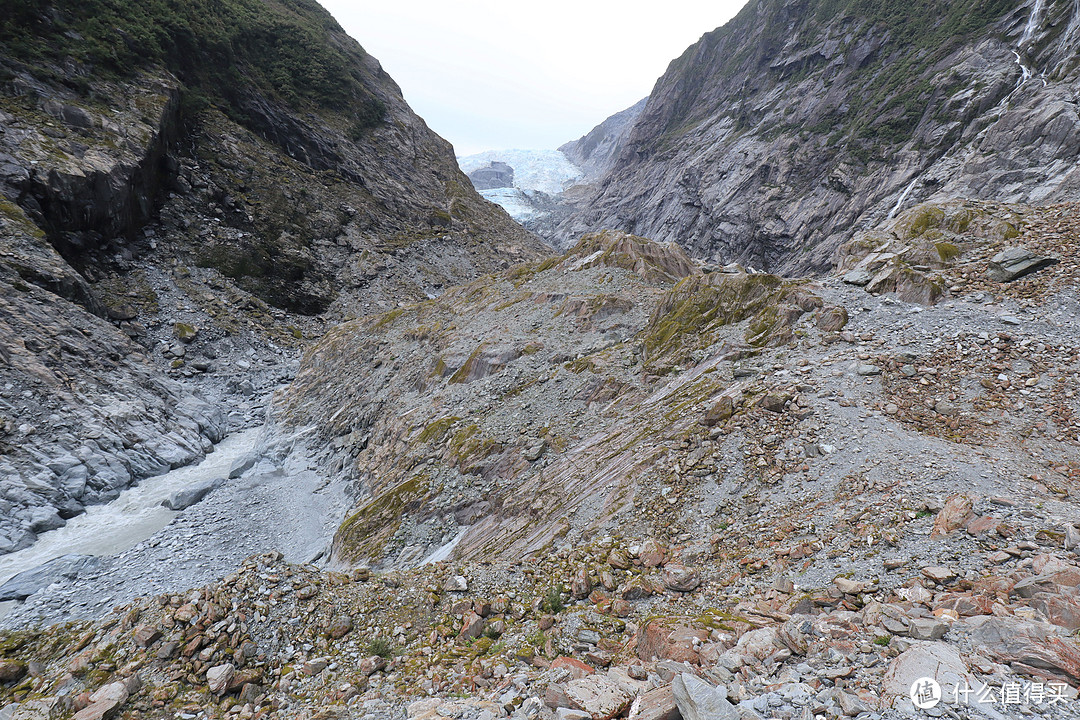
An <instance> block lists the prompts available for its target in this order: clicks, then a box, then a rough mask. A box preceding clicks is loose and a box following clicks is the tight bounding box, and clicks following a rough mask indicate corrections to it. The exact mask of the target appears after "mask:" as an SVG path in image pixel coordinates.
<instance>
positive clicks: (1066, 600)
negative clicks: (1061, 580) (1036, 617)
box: [1028, 593, 1080, 631]
mask: <svg viewBox="0 0 1080 720" xmlns="http://www.w3.org/2000/svg"><path fill="white" fill-rule="evenodd" d="M1028 606H1029V607H1032V608H1034V609H1035V610H1036V611H1038V612H1039V614H1040V615H1042V616H1043V617H1044V618H1046V619H1047V621H1049V622H1050V623H1051V624H1053V625H1057V626H1059V627H1063V628H1065V629H1066V630H1071V631H1076V630H1080V597H1076V596H1069V595H1055V594H1051V593H1036V594H1035V595H1034V596H1033V597H1032V598H1031V602H1029V603H1028Z"/></svg>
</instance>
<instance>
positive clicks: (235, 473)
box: [229, 453, 255, 480]
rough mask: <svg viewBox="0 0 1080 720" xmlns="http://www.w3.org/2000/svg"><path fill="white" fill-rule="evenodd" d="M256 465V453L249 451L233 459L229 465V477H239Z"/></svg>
mask: <svg viewBox="0 0 1080 720" xmlns="http://www.w3.org/2000/svg"><path fill="white" fill-rule="evenodd" d="M254 466H255V455H254V454H252V453H248V454H247V455H244V456H243V457H239V458H237V459H236V460H233V464H232V465H231V466H230V467H229V479H230V480H231V479H233V478H238V477H240V476H241V475H243V474H244V473H246V472H247V471H248V470H250V469H251V468H253V467H254Z"/></svg>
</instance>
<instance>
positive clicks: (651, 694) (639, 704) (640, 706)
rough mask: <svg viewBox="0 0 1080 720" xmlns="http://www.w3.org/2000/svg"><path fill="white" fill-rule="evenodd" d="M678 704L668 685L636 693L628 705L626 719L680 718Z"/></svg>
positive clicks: (677, 719) (654, 719)
mask: <svg viewBox="0 0 1080 720" xmlns="http://www.w3.org/2000/svg"><path fill="white" fill-rule="evenodd" d="M681 717H682V716H681V715H680V714H679V705H678V703H676V702H675V693H674V692H672V689H671V686H670V685H665V686H664V687H658V688H653V689H652V690H649V691H648V692H646V693H644V694H642V695H638V697H637V698H636V699H635V700H634V704H633V705H631V706H630V715H629V718H628V720H681Z"/></svg>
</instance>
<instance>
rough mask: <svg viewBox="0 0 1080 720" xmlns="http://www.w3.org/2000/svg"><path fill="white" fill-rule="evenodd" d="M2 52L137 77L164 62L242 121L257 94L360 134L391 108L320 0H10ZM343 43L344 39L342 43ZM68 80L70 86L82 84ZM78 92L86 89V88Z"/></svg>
mask: <svg viewBox="0 0 1080 720" xmlns="http://www.w3.org/2000/svg"><path fill="white" fill-rule="evenodd" d="M5 5H6V8H5V12H4V13H0V49H5V50H7V51H8V53H7V54H9V55H11V56H13V57H17V58H20V59H21V60H23V61H25V62H28V63H30V64H31V65H33V66H35V68H36V69H37V70H39V71H46V72H47V67H46V66H48V65H50V64H54V63H56V64H58V63H60V62H61V61H64V60H66V59H68V58H71V59H74V60H75V61H77V62H78V63H82V64H85V65H89V66H92V67H93V68H94V69H95V72H97V73H106V74H112V75H114V76H121V77H122V76H127V75H130V74H132V73H134V72H136V71H137V70H139V69H141V68H145V67H147V66H151V65H159V66H163V67H165V68H167V69H168V70H170V71H171V72H173V73H174V74H176V75H177V76H178V77H179V78H180V79H181V81H182V82H184V84H185V85H186V86H187V87H188V89H189V93H188V95H187V97H186V98H185V105H186V107H187V108H189V109H193V110H198V109H199V108H201V107H205V105H206V104H208V103H210V102H220V103H221V104H222V107H223V109H226V110H227V111H231V112H230V114H232V115H234V117H235V116H236V115H242V114H243V111H242V110H241V105H242V102H241V101H242V100H243V97H242V94H243V93H244V91H245V88H251V87H254V88H255V89H257V90H259V91H260V92H262V93H264V94H265V95H267V96H268V97H271V98H274V99H277V100H279V101H281V102H284V103H286V104H288V105H289V106H291V107H293V108H294V109H325V110H331V111H336V112H338V113H341V114H343V115H345V116H346V117H347V118H348V119H349V121H350V125H351V130H350V134H352V135H353V136H354V137H356V136H358V135H359V134H361V133H362V132H363V131H364V130H365V129H367V128H370V127H372V126H374V125H378V124H379V123H381V122H382V121H383V118H384V116H385V112H386V108H385V107H384V105H383V104H382V103H381V102H380V101H379V100H378V99H377V98H376V97H375V96H374V95H373V94H372V93H371V91H370V90H369V89H368V88H367V87H366V86H365V78H364V77H363V76H362V74H361V73H362V70H361V65H360V64H359V63H358V62H357V60H358V59H360V58H362V57H363V54H364V51H363V50H362V49H361V48H360V46H359V45H356V44H355V43H351V42H342V41H341V40H342V39H344V33H343V32H342V30H341V29H340V27H338V25H337V23H336V22H335V21H334V19H333V18H332V17H331V16H330V14H329V13H327V12H326V11H325V10H324V9H323V8H322V7H320V6H319V5H318V3H316V2H315V1H314V0H185V1H184V2H177V1H176V0H143V1H142V2H137V3H134V2H127V1H126V0H79V2H75V1H74V0H9V2H7V3H5ZM334 36H338V37H334ZM68 75H70V74H69V73H64V77H62V78H59V79H62V80H64V81H65V82H66V83H67V84H69V85H72V84H73V83H74V84H76V85H77V80H76V79H75V78H72V77H67V76H68ZM76 89H78V88H76Z"/></svg>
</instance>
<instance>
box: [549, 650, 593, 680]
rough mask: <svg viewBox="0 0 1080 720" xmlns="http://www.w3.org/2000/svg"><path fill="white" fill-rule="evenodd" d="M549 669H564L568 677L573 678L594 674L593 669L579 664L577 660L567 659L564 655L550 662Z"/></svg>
mask: <svg viewBox="0 0 1080 720" xmlns="http://www.w3.org/2000/svg"><path fill="white" fill-rule="evenodd" d="M551 668H552V669H553V670H555V669H558V668H564V669H566V670H568V671H569V672H570V675H571V677H573V678H583V677H585V676H586V675H592V674H593V673H594V672H596V670H595V669H594V668H592V667H590V666H589V665H587V664H585V663H583V662H581V661H580V660H578V659H577V658H572V657H567V656H566V655H561V656H559V657H557V658H555V659H554V660H553V661H552V662H551Z"/></svg>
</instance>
